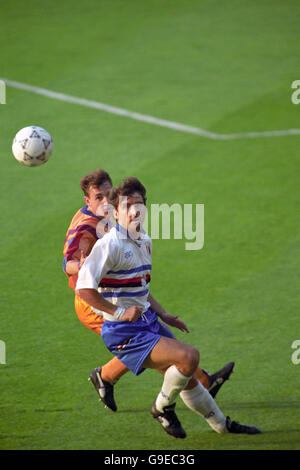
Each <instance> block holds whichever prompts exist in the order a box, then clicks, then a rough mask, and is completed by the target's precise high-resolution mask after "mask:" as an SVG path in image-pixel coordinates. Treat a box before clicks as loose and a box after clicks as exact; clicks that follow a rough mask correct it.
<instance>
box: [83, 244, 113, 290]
mask: <svg viewBox="0 0 300 470" xmlns="http://www.w3.org/2000/svg"><path fill="white" fill-rule="evenodd" d="M117 257H118V249H117V246H116V245H115V243H113V241H112V240H111V239H110V237H109V236H104V237H103V238H102V239H101V240H98V241H97V242H96V243H95V245H94V246H93V248H92V251H91V253H90V254H89V256H88V257H87V258H86V260H85V262H84V263H83V265H82V267H81V269H80V271H79V273H78V280H77V284H76V289H96V290H97V289H98V285H99V283H100V281H101V279H102V278H103V277H104V276H105V275H106V274H107V272H108V271H109V270H110V269H112V268H113V266H114V265H115V263H116V259H117Z"/></svg>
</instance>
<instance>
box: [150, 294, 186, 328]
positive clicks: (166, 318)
mask: <svg viewBox="0 0 300 470" xmlns="http://www.w3.org/2000/svg"><path fill="white" fill-rule="evenodd" d="M148 302H149V303H150V306H151V308H152V309H153V310H154V311H155V312H156V313H157V315H158V316H159V318H160V319H161V320H162V321H163V322H164V323H166V324H167V325H169V326H173V327H174V328H178V329H179V330H181V331H185V332H186V333H189V329H188V327H187V326H186V325H185V323H183V321H181V320H179V318H178V317H177V316H174V315H171V314H170V313H168V312H166V311H165V309H164V308H163V307H162V306H161V305H160V304H159V303H158V302H157V300H156V299H155V298H154V297H153V296H152V295H151V294H149V297H148Z"/></svg>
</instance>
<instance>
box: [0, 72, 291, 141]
mask: <svg viewBox="0 0 300 470" xmlns="http://www.w3.org/2000/svg"><path fill="white" fill-rule="evenodd" d="M0 80H3V81H4V82H5V83H6V85H7V86H10V87H13V88H18V89H20V90H25V91H29V92H31V93H36V94H38V95H43V96H46V97H47V98H53V99H56V100H60V101H65V102H68V103H74V104H79V105H81V106H86V107H88V108H94V109H100V110H101V111H106V112H107V113H111V114H117V115H119V116H124V117H128V118H130V119H135V120H136V121H142V122H147V123H149V124H155V125H156V126H160V127H167V128H169V129H173V130H175V131H180V132H187V133H189V134H196V135H200V136H202V137H206V138H207V139H213V140H232V139H249V138H260V137H280V136H286V135H300V129H288V130H279V131H265V132H241V133H236V134H216V133H214V132H209V131H206V130H205V129H201V128H199V127H192V126H186V125H184V124H180V123H178V122H172V121H166V120H164V119H158V118H156V117H153V116H147V115H145V114H140V113H135V112H133V111H128V110H127V109H122V108H116V107H115V106H110V105H107V104H104V103H100V102H98V101H90V100H86V99H84V98H77V97H76V96H71V95H66V94H65V93H57V92H55V91H51V90H47V89H45V88H39V87H36V86H32V85H27V84H26V83H20V82H14V81H12V80H7V79H6V78H2V79H1V78H0Z"/></svg>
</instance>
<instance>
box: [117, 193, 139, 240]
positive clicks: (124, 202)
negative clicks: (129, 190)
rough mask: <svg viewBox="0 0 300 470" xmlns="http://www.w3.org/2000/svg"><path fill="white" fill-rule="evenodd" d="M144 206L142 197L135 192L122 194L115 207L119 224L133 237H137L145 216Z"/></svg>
mask: <svg viewBox="0 0 300 470" xmlns="http://www.w3.org/2000/svg"><path fill="white" fill-rule="evenodd" d="M145 212H146V206H145V204H144V201H143V197H142V196H141V194H140V193H138V192H136V193H133V194H132V195H130V196H122V197H120V200H119V205H118V209H117V214H116V215H117V219H118V222H119V224H120V225H121V226H122V227H124V228H126V230H128V232H129V233H130V234H131V235H132V236H133V237H134V238H138V236H139V232H140V230H141V228H142V225H143V221H144V218H145Z"/></svg>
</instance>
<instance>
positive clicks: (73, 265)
mask: <svg viewBox="0 0 300 470" xmlns="http://www.w3.org/2000/svg"><path fill="white" fill-rule="evenodd" d="M86 258H87V254H85V253H84V252H83V250H81V255H80V259H79V260H76V259H74V260H73V259H72V260H70V261H68V262H67V264H66V273H67V274H69V276H74V275H75V274H78V273H79V269H80V268H81V266H82V265H83V263H84V262H85V260H86Z"/></svg>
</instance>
